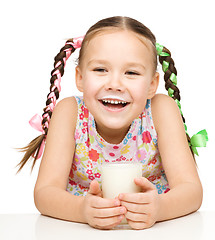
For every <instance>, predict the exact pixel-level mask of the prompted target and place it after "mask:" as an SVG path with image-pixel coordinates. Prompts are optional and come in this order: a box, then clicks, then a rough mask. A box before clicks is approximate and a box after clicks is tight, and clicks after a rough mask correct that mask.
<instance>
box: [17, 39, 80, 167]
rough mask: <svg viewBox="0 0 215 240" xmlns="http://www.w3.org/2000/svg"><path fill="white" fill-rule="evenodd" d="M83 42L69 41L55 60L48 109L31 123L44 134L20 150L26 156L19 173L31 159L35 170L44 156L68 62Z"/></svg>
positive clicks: (47, 103) (34, 117)
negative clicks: (38, 161) (50, 124)
mask: <svg viewBox="0 0 215 240" xmlns="http://www.w3.org/2000/svg"><path fill="white" fill-rule="evenodd" d="M82 41H83V37H79V38H73V39H69V40H68V41H67V42H66V44H65V46H64V47H63V48H61V50H60V52H59V53H58V54H57V55H56V57H55V58H54V69H53V70H52V72H51V79H50V83H51V86H50V92H49V94H48V95H47V101H46V107H45V108H44V109H43V114H42V117H40V116H39V115H38V114H36V115H34V116H33V117H32V118H31V120H30V121H29V123H30V125H31V126H32V127H33V128H35V129H36V130H38V131H40V132H42V135H40V136H38V137H36V138H35V139H34V140H32V141H31V142H30V143H29V144H28V145H27V146H26V147H24V148H21V149H20V150H21V152H25V155H24V157H23V159H22V160H21V161H20V163H19V164H18V165H17V166H18V167H19V169H18V171H17V172H19V171H20V170H21V169H22V168H23V167H24V165H25V164H26V162H27V161H28V160H29V159H30V158H33V164H32V168H31V169H32V170H33V167H34V165H35V163H36V160H37V159H39V158H40V157H41V156H42V153H43V149H44V146H45V141H46V136H47V133H48V127H49V123H50V120H51V116H52V112H53V110H54V107H55V105H56V101H57V99H58V98H59V94H60V91H61V85H60V83H61V77H62V76H63V75H64V68H65V65H66V60H67V59H68V58H69V57H70V55H71V54H72V53H73V52H74V51H75V49H77V48H80V47H81V44H82Z"/></svg>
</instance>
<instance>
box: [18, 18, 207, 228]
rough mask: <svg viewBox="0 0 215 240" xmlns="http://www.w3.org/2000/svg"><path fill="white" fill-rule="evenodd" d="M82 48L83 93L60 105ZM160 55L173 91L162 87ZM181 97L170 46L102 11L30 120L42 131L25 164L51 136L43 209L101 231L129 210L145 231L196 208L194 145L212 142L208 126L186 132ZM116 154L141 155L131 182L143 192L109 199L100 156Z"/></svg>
mask: <svg viewBox="0 0 215 240" xmlns="http://www.w3.org/2000/svg"><path fill="white" fill-rule="evenodd" d="M82 40H83V42H82ZM79 47H81V49H80V55H79V59H78V65H77V67H76V76H75V79H76V85H77V88H78V90H79V91H80V92H83V97H78V96H76V97H69V98H66V99H64V100H62V101H60V102H59V103H58V104H57V106H56V107H55V105H56V100H57V99H58V97H59V92H60V90H61V87H60V81H61V77H62V76H63V73H64V67H65V64H66V60H67V59H68V57H69V56H70V55H71V53H72V52H74V51H75V49H77V48H79ZM157 55H159V60H160V63H161V64H162V67H163V71H164V72H165V74H164V79H165V87H166V89H167V90H168V93H169V96H170V97H169V96H165V95H161V94H158V95H156V94H155V93H156V90H157V87H158V83H159V74H158V72H156V69H157ZM179 101H180V94H179V89H178V88H177V71H176V68H175V66H174V61H173V60H172V58H171V53H170V51H169V50H167V49H166V48H165V47H163V46H161V45H159V44H157V43H156V39H155V37H154V35H153V34H152V32H151V31H150V30H149V29H148V28H146V27H145V26H144V25H143V24H141V23H140V22H138V21H136V20H134V19H131V18H127V17H113V18H108V19H103V20H101V21H99V22H98V23H96V24H95V25H93V26H92V27H91V28H90V29H89V30H88V32H87V33H86V35H85V37H84V39H83V38H75V39H70V40H68V41H67V43H66V45H65V46H64V47H63V48H62V49H61V50H60V52H59V54H58V55H57V56H56V57H55V63H54V70H53V71H52V77H51V87H50V93H49V94H48V96H47V102H46V107H45V108H44V113H43V115H42V118H41V117H39V116H38V115H35V116H34V117H33V118H32V119H31V121H30V124H31V125H32V126H33V127H35V128H36V129H38V130H40V131H41V132H42V135H41V136H39V137H38V138H36V139H34V140H33V141H32V142H31V143H30V144H29V145H28V146H27V147H26V148H25V151H26V154H25V156H24V158H23V160H22V161H21V162H20V169H19V170H21V169H22V167H23V166H24V165H25V163H26V161H27V160H28V159H29V158H30V157H31V156H33V157H34V162H33V166H34V164H35V161H36V160H37V159H38V158H39V157H40V156H41V154H42V152H43V147H44V144H45V142H46V147H45V151H44V155H43V158H42V161H41V165H40V170H39V175H38V179H37V182H36V185H35V191H34V197H35V204H36V207H37V208H38V210H39V211H40V212H41V213H42V214H44V215H48V216H52V217H55V218H60V219H65V220H68V221H75V222H82V223H88V224H89V225H90V226H92V227H95V228H99V229H111V228H113V227H115V226H116V225H118V224H119V223H120V222H121V221H122V219H123V218H126V219H127V222H128V224H129V225H130V226H131V227H132V228H133V229H144V228H149V227H151V226H152V225H153V224H154V223H155V222H157V221H163V220H167V219H172V218H176V217H179V216H182V215H185V214H188V213H191V212H193V211H196V210H197V209H198V208H199V207H200V206H201V202H202V186H201V182H200V180H199V176H198V173H197V170H196V165H195V161H194V158H193V154H192V152H193V151H194V152H195V153H197V152H196V149H195V147H196V146H203V145H204V146H205V143H206V141H207V134H206V131H205V130H203V131H201V132H199V133H198V134H197V135H195V136H193V137H192V138H191V139H190V138H189V136H188V135H187V137H186V125H185V123H184V122H185V120H184V118H183V116H182V112H181V106H180V102H179ZM52 112H53V113H52ZM50 120H51V121H50ZM41 122H42V123H41ZM199 141H200V143H199ZM189 146H190V148H191V150H190V148H189ZM114 161H120V162H127V161H139V162H141V163H142V176H143V177H142V178H139V179H135V180H134V181H135V183H136V184H137V185H139V186H140V187H141V188H142V192H140V193H133V194H131V193H130V194H128V193H127V194H126V193H122V194H120V195H119V196H118V197H117V198H115V199H104V198H102V191H101V188H100V186H101V164H102V163H103V162H114Z"/></svg>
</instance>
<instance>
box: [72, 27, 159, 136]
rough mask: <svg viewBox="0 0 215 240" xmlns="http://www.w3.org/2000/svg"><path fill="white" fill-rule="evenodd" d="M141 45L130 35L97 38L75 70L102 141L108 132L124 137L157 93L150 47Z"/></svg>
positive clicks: (118, 33)
mask: <svg viewBox="0 0 215 240" xmlns="http://www.w3.org/2000/svg"><path fill="white" fill-rule="evenodd" d="M144 42H145V43H144ZM144 42H143V40H140V38H138V37H137V35H135V33H133V32H131V31H122V30H121V31H106V32H103V33H102V34H97V35H96V36H95V37H93V38H92V39H91V40H90V41H89V43H88V45H87V46H86V48H85V52H84V58H83V60H82V63H81V66H78V67H77V68H76V85H77V88H78V89H79V91H81V92H83V97H84V102H85V104H86V106H87V108H88V109H89V111H90V112H91V114H92V115H93V116H94V118H95V121H96V126H97V131H98V132H99V134H100V135H101V136H102V137H103V138H105V137H106V138H108V136H107V135H108V134H109V135H110V133H111V132H113V131H111V130H114V132H115V133H118V134H120V133H121V132H122V134H126V132H127V131H128V128H129V127H130V125H131V123H132V121H133V120H134V119H135V118H136V117H138V116H139V114H140V113H141V112H142V111H143V110H144V108H145V105H146V101H147V99H150V98H152V97H153V96H154V94H155V92H156V90H157V86H158V82H159V75H158V73H154V72H153V69H154V68H153V65H152V64H153V61H152V52H151V51H152V50H151V48H150V45H149V43H148V41H147V40H145V41H144Z"/></svg>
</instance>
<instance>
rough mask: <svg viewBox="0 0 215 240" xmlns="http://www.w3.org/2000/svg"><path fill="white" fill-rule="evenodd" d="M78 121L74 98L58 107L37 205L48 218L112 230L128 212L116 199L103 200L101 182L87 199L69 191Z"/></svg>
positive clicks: (36, 192) (93, 186)
mask: <svg viewBox="0 0 215 240" xmlns="http://www.w3.org/2000/svg"><path fill="white" fill-rule="evenodd" d="M76 119H77V103H76V100H75V99H74V98H67V99H64V100H62V101H61V102H60V103H59V104H58V105H57V106H56V108H55V110H54V112H53V115H52V120H51V123H50V126H49V131H48V135H47V141H46V148H45V152H44V156H43V158H42V161H41V165H40V170H39V174H38V178H37V182H36V185H35V189H34V200H35V205H36V207H37V209H38V210H39V211H40V212H41V213H42V214H44V215H47V216H51V217H54V218H59V219H64V220H68V221H74V222H82V223H88V224H89V225H91V226H93V227H96V228H102V229H111V228H113V227H114V226H116V225H117V224H119V223H120V221H121V220H122V219H123V218H124V215H123V214H124V213H125V212H126V209H125V208H124V207H120V202H119V201H118V200H116V199H111V200H110V199H103V198H102V197H101V190H100V188H99V184H98V183H97V182H93V183H92V184H91V185H90V190H89V192H88V194H87V196H86V197H84V196H75V195H73V194H71V193H69V192H67V191H66V188H67V182H68V177H69V172H70V169H71V165H72V161H73V155H74V150H75V140H74V132H75V127H76Z"/></svg>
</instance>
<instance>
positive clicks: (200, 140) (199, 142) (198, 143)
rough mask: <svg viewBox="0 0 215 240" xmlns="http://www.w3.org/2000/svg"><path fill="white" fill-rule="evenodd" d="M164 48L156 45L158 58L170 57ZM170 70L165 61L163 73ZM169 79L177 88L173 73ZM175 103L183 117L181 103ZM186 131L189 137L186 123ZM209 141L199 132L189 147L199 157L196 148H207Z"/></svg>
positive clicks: (171, 90) (202, 132)
mask: <svg viewBox="0 0 215 240" xmlns="http://www.w3.org/2000/svg"><path fill="white" fill-rule="evenodd" d="M163 48H164V46H162V45H160V44H159V43H156V50H157V54H158V56H162V57H166V56H170V54H168V53H166V52H163ZM168 68H169V62H167V61H163V64H162V69H163V71H164V72H166V71H167V70H168ZM169 79H170V80H171V81H172V83H173V84H174V85H175V86H176V85H177V76H176V75H175V74H174V73H172V74H171V75H170V78H169ZM173 94H174V90H173V89H172V88H169V89H168V95H169V96H170V97H173ZM175 102H176V103H177V105H178V108H179V110H180V113H181V115H182V116H183V114H182V111H181V103H180V102H179V101H178V99H175ZM184 129H185V132H186V134H187V135H188V133H187V125H186V124H185V123H184ZM188 136H189V135H188ZM207 141H208V133H207V131H206V130H205V129H204V130H201V131H199V132H198V133H197V134H194V135H193V136H192V137H191V138H190V142H189V146H190V147H191V148H192V150H193V152H194V154H196V155H197V156H199V154H198V152H197V149H196V148H197V147H206V144H207Z"/></svg>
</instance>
